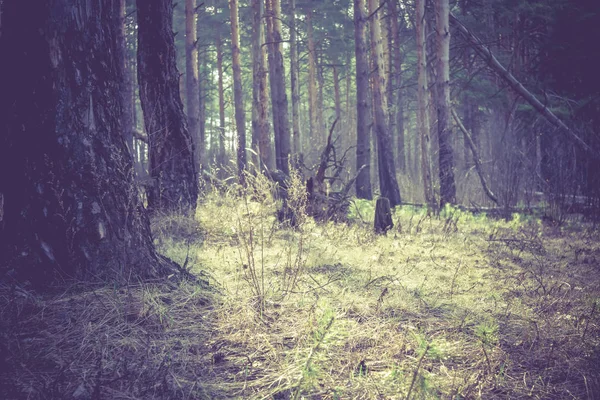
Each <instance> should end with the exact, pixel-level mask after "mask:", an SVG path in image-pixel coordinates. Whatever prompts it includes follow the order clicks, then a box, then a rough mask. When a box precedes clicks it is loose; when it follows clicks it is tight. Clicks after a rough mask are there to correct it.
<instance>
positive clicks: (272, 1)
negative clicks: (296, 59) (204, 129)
mask: <svg viewBox="0 0 600 400" xmlns="http://www.w3.org/2000/svg"><path fill="white" fill-rule="evenodd" d="M266 17H267V32H268V38H267V42H268V43H269V46H268V47H269V80H270V86H271V106H272V109H273V128H274V131H275V161H276V163H275V165H276V167H277V169H279V170H281V171H282V172H283V173H284V174H285V175H289V173H290V169H289V157H290V150H291V149H290V123H289V118H288V101H287V95H286V92H285V70H284V66H283V55H282V54H281V42H282V39H281V8H280V4H279V0H267V1H266Z"/></svg>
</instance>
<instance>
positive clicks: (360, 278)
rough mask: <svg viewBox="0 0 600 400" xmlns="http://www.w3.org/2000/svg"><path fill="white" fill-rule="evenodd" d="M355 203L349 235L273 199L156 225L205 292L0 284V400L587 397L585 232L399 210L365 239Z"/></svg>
mask: <svg viewBox="0 0 600 400" xmlns="http://www.w3.org/2000/svg"><path fill="white" fill-rule="evenodd" d="M356 207H358V211H357V210H356V209H355V210H354V211H353V213H354V215H358V214H360V217H358V216H356V218H355V222H354V223H352V224H350V225H336V224H323V225H317V224H315V223H314V222H312V221H310V220H306V221H303V222H302V224H301V226H300V227H299V228H298V229H296V230H289V229H287V228H284V227H280V226H279V225H278V223H277V222H276V221H275V218H274V215H275V208H276V202H274V201H272V199H271V198H270V197H269V195H266V194H264V193H263V195H259V194H256V193H253V194H252V196H249V197H247V198H246V199H245V201H242V200H241V199H240V197H239V194H238V193H234V192H233V191H232V192H226V193H213V194H209V195H208V197H207V198H206V199H205V201H204V203H203V204H202V205H201V207H200V208H199V210H198V218H197V219H198V221H199V227H197V226H196V225H195V224H194V223H190V222H189V221H188V222H186V221H181V226H183V228H176V227H177V226H178V225H177V221H176V220H171V221H170V222H168V223H165V222H164V221H162V222H161V221H158V222H157V224H156V225H155V231H160V229H163V230H162V232H164V233H163V235H161V238H160V243H161V246H162V248H163V251H164V252H165V253H166V254H167V255H168V256H170V257H171V258H173V259H175V260H176V261H178V262H182V263H183V262H184V260H185V259H188V266H189V267H192V268H194V269H196V270H199V269H200V268H201V269H202V270H204V271H206V272H208V274H209V275H210V276H212V278H211V283H212V284H213V286H216V287H218V288H219V291H220V294H217V295H214V294H211V293H207V292H206V291H205V290H204V289H201V288H199V287H195V286H192V285H183V286H181V287H178V288H175V287H167V286H165V285H162V286H160V285H149V284H144V285H138V286H132V287H131V288H128V289H115V290H113V289H111V288H98V289H95V290H70V291H68V292H66V293H63V294H60V295H55V296H49V297H33V296H32V295H30V294H27V293H22V292H18V291H17V292H15V291H11V290H9V289H8V288H4V289H3V290H2V291H1V292H0V295H1V296H2V303H1V304H2V310H1V312H2V324H3V326H2V328H3V329H2V335H3V340H2V343H3V344H2V347H0V350H1V352H2V360H3V362H4V364H5V366H4V367H3V368H2V371H3V372H2V375H0V384H1V386H2V388H3V389H0V390H3V391H0V397H3V398H26V397H28V396H29V397H30V398H71V397H75V398H82V399H83V398H111V399H112V398H115V399H117V398H123V399H125V398H127V399H130V398H139V399H146V398H182V399H196V398H223V399H226V398H255V399H299V398H314V399H349V398H360V399H384V398H385V399H406V398H411V399H420V398H422V399H429V398H432V399H435V398H441V399H471V398H482V399H506V398H512V399H519V398H538V399H567V398H575V399H595V398H599V397H600V380H599V376H598V371H600V349H599V347H598V345H599V341H600V338H599V332H600V317H599V312H600V310H598V308H599V307H600V274H599V272H600V271H599V268H600V238H599V237H598V234H597V232H591V233H590V232H587V231H583V230H580V231H576V230H574V229H570V230H564V231H559V230H558V229H556V228H549V227H544V226H542V225H541V224H540V223H538V222H537V221H534V220H523V219H519V218H515V219H513V220H512V221H508V222H506V221H493V220H488V219H486V218H484V217H474V216H472V215H470V214H465V213H461V212H459V211H455V210H446V212H445V214H443V215H442V216H441V217H438V216H428V215H427V214H426V212H425V211H424V210H413V209H409V208H403V209H401V210H399V211H397V212H396V215H395V221H396V227H395V228H394V230H392V231H390V232H389V233H388V235H387V236H376V235H374V234H373V233H372V232H371V227H370V225H369V223H368V222H367V221H369V220H371V219H370V218H371V212H372V206H371V205H369V204H366V203H364V202H357V204H356ZM360 218H362V219H363V220H364V221H365V223H362V222H361V221H360ZM250 226H253V227H254V230H253V231H252V234H253V236H252V239H251V238H250V234H249V232H250V230H249V227H250ZM161 227H162V228H161ZM165 227H166V228H165ZM174 227H175V228H176V230H177V231H178V232H180V231H182V230H183V232H188V233H187V234H188V235H193V236H194V237H193V238H192V239H193V240H190V239H189V238H188V239H179V240H174V239H173V238H172V236H173V235H172V234H171V233H170V232H172V229H175V228H174ZM167 228H168V229H167ZM183 236H185V235H183ZM259 238H260V240H259ZM250 240H253V242H252V243H253V246H252V249H253V250H252V251H253V252H254V253H253V257H254V262H255V266H256V268H258V269H257V272H260V273H262V274H263V278H264V282H265V284H264V290H263V292H261V293H259V295H260V296H259V295H258V294H257V292H256V290H255V287H254V286H253V283H252V282H253V281H252V279H251V276H250V275H249V274H248V269H249V265H248V254H247V251H246V250H244V249H246V248H249V247H248V245H249V243H250ZM300 243H301V246H300ZM299 254H300V257H298V255H299ZM298 260H300V262H299V264H298ZM293 268H296V269H295V270H294V269H293ZM294 271H296V272H294ZM292 273H295V274H296V275H295V278H296V279H295V281H294V282H295V284H294V285H291V286H290V285H289V282H290V281H289V278H290V274H292ZM261 296H262V297H261ZM259 297H261V298H259ZM8 366H10V367H11V368H10V369H8V368H7V367H8Z"/></svg>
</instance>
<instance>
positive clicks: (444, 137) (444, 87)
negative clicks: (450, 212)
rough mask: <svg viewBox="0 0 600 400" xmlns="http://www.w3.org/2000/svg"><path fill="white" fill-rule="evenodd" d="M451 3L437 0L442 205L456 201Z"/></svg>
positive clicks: (438, 105)
mask: <svg viewBox="0 0 600 400" xmlns="http://www.w3.org/2000/svg"><path fill="white" fill-rule="evenodd" d="M449 15H450V5H449V3H448V0H438V1H436V2H435V17H436V27H437V81H436V85H437V117H438V118H437V119H438V142H439V174H440V207H443V206H444V205H445V204H447V203H449V204H454V203H456V185H455V183H454V153H453V150H452V130H451V129H450V24H449Z"/></svg>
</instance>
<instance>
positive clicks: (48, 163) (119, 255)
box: [0, 0, 172, 287]
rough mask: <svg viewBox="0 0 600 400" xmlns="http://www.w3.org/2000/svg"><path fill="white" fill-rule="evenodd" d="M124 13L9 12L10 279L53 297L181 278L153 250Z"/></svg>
mask: <svg viewBox="0 0 600 400" xmlns="http://www.w3.org/2000/svg"><path fill="white" fill-rule="evenodd" d="M120 11H122V10H120V9H119V3H118V2H116V1H101V0H94V1H89V0H88V1H84V0H52V1H47V2H43V3H40V4H38V5H37V6H36V8H35V12H32V9H31V4H30V3H29V2H23V1H21V0H9V1H4V4H3V11H2V12H3V18H4V20H3V25H2V35H1V36H0V54H2V55H3V60H2V63H3V73H2V74H0V87H1V88H2V90H0V197H2V198H3V200H4V206H3V209H4V212H3V217H2V218H0V219H2V220H1V221H0V273H1V274H2V275H4V273H7V274H8V276H10V277H11V278H14V279H16V280H18V281H21V282H25V281H29V282H31V283H32V284H34V285H35V286H38V287H46V286H48V285H50V284H52V283H57V281H59V280H60V281H63V280H71V279H76V280H93V281H98V280H110V281H120V282H125V281H128V280H131V279H133V280H135V279H139V278H143V277H158V276H161V275H165V274H167V273H169V272H170V271H172V265H171V264H170V263H169V262H167V261H166V260H164V259H162V258H161V257H160V256H158V255H157V253H156V252H155V250H154V245H153V243H152V237H151V234H150V227H149V222H148V218H147V216H146V212H145V210H144V207H143V206H142V204H141V202H140V198H139V195H138V193H137V190H136V188H135V185H134V184H133V179H134V178H133V177H134V173H133V163H132V157H131V155H130V154H129V152H128V151H127V148H126V144H125V140H124V138H123V136H122V131H123V125H122V117H123V115H122V112H123V104H122V102H123V99H122V96H121V88H122V84H123V81H124V69H123V62H122V60H121V59H120V57H119V54H120V51H121V50H120V48H119V47H120V45H121V43H119V42H118V41H117V35H118V30H119V24H120V23H121V18H122V15H121V13H120ZM32 144H34V145H32ZM5 278H7V277H4V278H2V279H3V280H4V279H5ZM5 282H6V281H5Z"/></svg>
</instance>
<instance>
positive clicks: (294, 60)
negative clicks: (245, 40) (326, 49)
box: [289, 0, 302, 158]
mask: <svg viewBox="0 0 600 400" xmlns="http://www.w3.org/2000/svg"><path fill="white" fill-rule="evenodd" d="M289 20H290V80H291V90H292V143H293V147H292V151H293V152H294V153H295V154H296V155H297V158H301V157H302V156H301V154H302V145H301V143H302V142H301V140H300V90H299V88H298V43H297V39H296V0H290V14H289Z"/></svg>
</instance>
